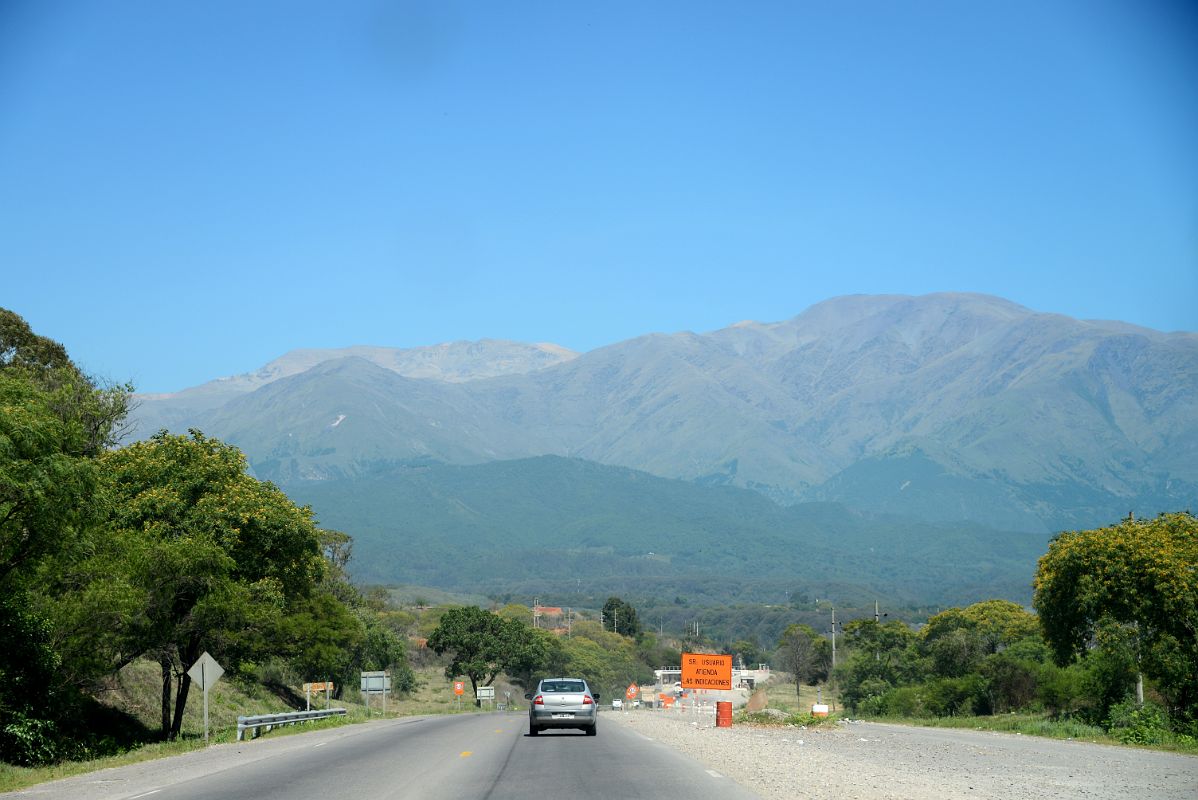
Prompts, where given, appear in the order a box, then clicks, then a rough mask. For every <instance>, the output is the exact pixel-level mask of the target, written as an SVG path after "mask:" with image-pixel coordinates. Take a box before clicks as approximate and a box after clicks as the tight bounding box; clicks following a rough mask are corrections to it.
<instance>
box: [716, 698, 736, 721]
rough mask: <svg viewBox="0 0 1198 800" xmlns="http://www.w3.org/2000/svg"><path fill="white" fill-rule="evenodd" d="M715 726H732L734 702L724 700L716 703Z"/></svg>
mask: <svg viewBox="0 0 1198 800" xmlns="http://www.w3.org/2000/svg"><path fill="white" fill-rule="evenodd" d="M715 726H716V727H717V728H731V727H732V704H731V703H728V702H725V701H723V700H720V701H718V702H717V703H716V704H715Z"/></svg>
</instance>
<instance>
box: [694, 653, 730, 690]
mask: <svg viewBox="0 0 1198 800" xmlns="http://www.w3.org/2000/svg"><path fill="white" fill-rule="evenodd" d="M682 688H684V689H724V690H731V689H732V656H730V655H715V654H714V653H683V654H682Z"/></svg>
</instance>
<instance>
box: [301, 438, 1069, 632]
mask: <svg viewBox="0 0 1198 800" xmlns="http://www.w3.org/2000/svg"><path fill="white" fill-rule="evenodd" d="M283 488H284V489H285V490H286V491H287V492H288V494H290V495H291V496H292V497H293V498H295V499H297V500H298V501H300V502H303V503H306V504H310V505H311V506H312V507H313V508H314V509H315V510H316V511H317V513H318V514H319V516H320V518H321V519H322V520H323V521H325V522H326V523H328V524H330V525H332V526H333V527H336V528H339V529H341V530H347V531H352V532H353V535H354V548H355V553H357V554H358V556H359V559H358V560H357V561H356V563H355V565H354V566H353V568H352V571H353V574H354V577H355V578H356V579H358V580H361V581H365V582H370V583H382V584H390V583H415V584H421V585H425V586H438V587H442V588H446V589H457V590H459V591H479V590H481V591H483V592H485V593H486V594H489V595H495V596H511V597H513V598H522V600H521V601H522V602H528V601H530V600H531V599H532V598H533V597H534V596H536V595H537V594H542V593H545V592H549V593H551V594H552V595H553V596H554V598H555V602H556V603H557V604H559V605H572V606H575V607H577V606H586V607H590V608H598V607H599V606H600V605H602V603H603V602H604V599H605V598H606V597H608V596H610V595H613V594H614V595H619V596H621V597H625V598H629V599H634V600H635V602H637V603H638V605H646V604H650V603H655V602H657V601H658V600H659V599H666V600H667V601H672V600H673V598H675V597H682V598H684V599H685V600H686V602H687V603H688V604H689V605H691V606H699V605H706V606H725V605H734V604H778V605H785V604H787V603H788V602H789V601H788V599H787V598H788V597H790V596H792V595H793V596H798V595H802V594H807V595H809V596H811V597H812V598H833V599H834V600H835V601H836V602H837V603H838V604H859V605H865V604H871V605H872V603H873V601H874V599H878V598H880V599H881V600H882V601H883V602H886V603H889V604H894V605H903V606H911V605H928V604H940V605H951V604H958V603H962V602H969V601H971V600H973V599H976V598H977V597H979V596H982V597H1004V598H1006V599H1009V600H1014V601H1017V602H1024V603H1026V602H1028V601H1030V599H1031V596H1030V591H1029V585H1030V582H1031V577H1032V574H1033V573H1034V571H1035V567H1036V559H1037V558H1038V557H1039V556H1040V554H1041V553H1043V552H1044V548H1045V547H1046V545H1047V541H1048V537H1047V536H1046V535H1042V534H1035V533H1019V532H1010V531H999V530H994V529H989V528H986V527H984V526H982V525H978V524H975V523H961V524H956V525H950V524H945V523H940V524H937V523H927V522H921V521H916V520H910V519H903V518H898V517H871V516H868V515H865V514H862V513H859V512H856V511H853V510H850V509H848V508H845V507H843V506H840V505H837V504H834V503H805V504H801V505H796V506H781V505H778V504H776V503H774V502H773V501H771V500H770V499H768V498H767V497H765V496H763V495H762V494H760V493H758V492H755V491H751V490H749V489H739V488H734V487H730V486H701V485H698V484H696V483H692V482H689V481H682V480H670V479H666V478H660V477H657V476H654V475H649V474H647V473H644V472H638V471H636V470H632V469H626V468H623V467H612V466H605V465H601V464H596V463H594V462H590V461H584V460H580V459H569V458H562V457H558V456H541V457H538V458H529V459H521V460H517V461H498V462H491V463H487V464H478V465H474V466H455V465H449V464H438V463H413V464H408V465H398V466H397V465H391V466H389V467H386V468H383V467H380V468H379V469H378V470H376V471H375V472H373V473H371V474H369V475H359V476H357V477H355V478H354V479H352V480H350V479H341V480H328V481H307V482H303V481H300V482H294V483H289V484H287V485H285V486H284V487H283ZM533 564H535V565H536V569H535V570H533V569H530V565H533Z"/></svg>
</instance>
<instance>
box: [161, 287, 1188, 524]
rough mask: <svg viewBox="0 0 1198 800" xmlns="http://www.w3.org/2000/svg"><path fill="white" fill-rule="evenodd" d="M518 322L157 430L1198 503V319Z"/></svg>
mask: <svg viewBox="0 0 1198 800" xmlns="http://www.w3.org/2000/svg"><path fill="white" fill-rule="evenodd" d="M479 344H480V345H481V344H483V343H479ZM505 344H507V345H509V346H510V347H511V348H515V350H516V352H522V353H523V355H522V356H520V357H519V358H512V359H509V361H508V362H507V363H506V365H504V364H503V358H502V356H501V355H500V354H501V353H502V352H505V351H504V349H503V348H495V349H494V350H493V351H488V352H482V353H478V354H476V356H477V357H478V360H477V362H475V363H474V364H472V365H471V366H469V367H460V368H458V369H456V370H454V369H445V368H443V367H438V370H440V371H437V370H433V371H432V372H431V373H430V374H428V376H427V377H426V376H424V375H422V374H418V373H417V372H416V371H415V370H414V369H413V368H409V369H408V373H407V374H406V375H405V374H401V372H400V371H399V370H397V369H395V368H394V367H393V366H391V365H383V364H380V358H378V357H369V356H370V353H368V352H365V353H364V352H355V353H344V352H341V353H332V354H329V357H328V358H327V359H324V360H319V362H318V363H315V364H314V365H313V366H311V367H308V368H307V369H298V368H297V369H295V370H294V371H292V372H291V373H290V374H287V375H279V376H277V377H274V378H272V379H271V380H270V381H269V382H266V383H263V384H261V385H258V386H256V387H251V388H249V390H248V391H240V392H238V393H237V394H236V395H235V396H229V397H222V399H221V401H220V402H218V403H212V404H207V405H198V404H190V405H189V404H187V403H185V402H182V401H180V399H178V398H166V399H151V400H147V401H146V402H145V403H144V404H143V406H148V408H146V409H145V410H144V411H143V412H142V418H141V420H140V422H141V423H143V424H142V433H143V434H144V433H145V431H146V429H147V428H149V427H157V426H159V425H163V426H165V427H169V428H172V429H175V430H181V429H184V428H185V427H189V426H196V427H200V428H202V429H203V430H205V431H206V432H208V433H211V434H213V435H216V436H220V437H222V438H226V439H228V440H229V441H231V442H233V443H235V444H238V445H239V446H241V447H242V448H243V449H244V450H245V451H246V452H247V454H248V456H249V458H250V461H251V463H252V465H253V467H254V469H255V470H256V471H257V472H258V474H259V475H261V476H262V477H267V478H271V479H274V480H276V481H279V482H281V483H284V484H287V483H291V482H295V481H307V480H323V479H329V478H344V477H353V476H355V475H363V474H368V473H370V472H371V471H372V470H375V469H378V468H380V467H383V466H386V465H393V464H397V463H404V462H411V461H413V460H417V461H418V460H426V461H437V462H445V463H451V464H480V463H485V462H489V461H497V460H506V459H520V458H528V457H534V456H540V455H560V456H566V457H570V458H581V459H586V460H590V461H595V462H599V463H602V464H609V465H616V466H625V467H630V468H634V469H638V470H644V471H646V472H649V473H652V474H655V475H661V476H664V477H671V478H682V479H686V480H691V481H695V482H698V483H704V484H728V485H733V486H742V487H748V488H753V489H756V490H758V491H760V492H762V493H765V494H766V495H768V496H770V497H772V498H774V499H775V500H778V501H780V502H783V503H791V502H800V501H811V500H829V501H837V502H842V503H845V504H847V505H849V506H852V507H859V508H868V509H870V510H871V511H873V512H888V513H895V514H902V515H907V516H913V517H918V518H924V519H930V520H938V521H951V520H954V519H970V520H975V521H984V522H986V523H987V524H991V525H994V526H996V527H1001V528H1007V529H1010V530H1036V531H1042V530H1059V529H1062V528H1068V527H1076V526H1079V525H1090V524H1101V523H1105V522H1108V521H1110V519H1112V518H1114V517H1113V515H1115V517H1117V516H1122V515H1125V514H1126V513H1127V511H1128V510H1134V511H1136V512H1137V513H1141V514H1153V513H1157V512H1158V511H1164V510H1173V509H1176V508H1180V507H1185V506H1186V505H1187V504H1192V505H1198V504H1194V503H1192V500H1193V499H1194V498H1195V497H1198V335H1196V334H1193V333H1161V332H1157V331H1152V330H1147V329H1143V328H1138V327H1135V326H1131V325H1127V324H1125V323H1120V322H1102V321H1082V320H1075V319H1071V318H1069V317H1065V316H1061V315H1057V314H1045V313H1038V312H1034V311H1031V310H1029V309H1026V308H1023V307H1021V306H1019V305H1016V304H1014V303H1011V302H1009V301H1006V300H1002V299H1000V298H994V297H988V296H984V295H970V294H933V295H925V296H921V297H906V296H852V297H843V298H835V299H832V300H829V301H825V302H823V303H820V304H817V305H815V306H813V307H811V308H809V309H807V310H806V311H804V312H803V313H802V314H800V315H798V316H796V317H794V318H793V319H791V320H787V321H784V322H778V323H752V322H749V323H738V324H736V325H733V326H731V327H728V328H724V329H721V330H717V331H713V332H710V333H704V334H696V333H690V332H682V333H677V334H669V335H666V334H650V335H647V336H642V337H638V338H635V339H630V340H628V341H624V342H620V343H617V344H613V345H610V346H608V347H603V348H599V349H597V350H593V351H590V352H588V353H585V354H582V355H578V356H576V357H575V356H573V354H570V353H568V351H564V350H560V349H555V348H548V349H542V350H537V351H536V353H532V352H528V351H521V350H520V348H526V347H544V346H528V345H517V344H513V343H505ZM306 357H307V358H308V359H309V360H313V361H315V360H318V359H319V358H320V354H319V353H317V354H309V355H308V356H306ZM389 357H390V356H389ZM394 358H395V360H396V361H397V362H398V361H402V362H403V363H405V364H409V365H410V364H412V363H419V362H420V359H419V358H416V357H414V356H413V357H408V356H402V355H395V356H394ZM297 363H298V362H297ZM305 363H307V362H305ZM447 376H450V377H447ZM181 395H186V393H181ZM335 420H337V423H336V424H335V425H334V421H335ZM146 422H150V423H152V424H151V425H146V424H144V423H146Z"/></svg>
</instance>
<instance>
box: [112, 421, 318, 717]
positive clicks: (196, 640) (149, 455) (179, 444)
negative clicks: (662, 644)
mask: <svg viewBox="0 0 1198 800" xmlns="http://www.w3.org/2000/svg"><path fill="white" fill-rule="evenodd" d="M101 463H102V465H103V467H104V470H105V477H106V479H107V494H108V496H109V498H110V506H109V510H110V519H109V524H110V526H111V528H112V530H113V533H114V535H115V536H117V537H120V538H121V539H122V540H124V541H125V542H126V544H127V547H128V553H129V556H130V557H129V560H128V564H129V567H130V570H129V579H130V582H131V583H132V585H134V586H136V587H138V588H139V589H141V590H142V591H144V592H145V594H146V598H147V602H146V606H145V608H144V609H143V611H142V613H141V614H139V615H138V616H137V617H135V618H134V619H132V620H130V621H129V623H128V625H127V627H126V630H125V631H124V634H125V637H126V640H127V641H128V642H130V643H131V645H130V647H129V650H131V651H132V650H136V651H139V652H144V653H148V654H151V655H152V656H153V657H154V658H155V659H156V660H157V661H158V663H159V665H160V667H161V673H162V730H163V735H164V737H168V738H175V737H177V736H178V735H179V730H180V727H181V726H182V721H183V710H184V707H185V705H186V703H187V696H188V693H189V691H190V687H191V679H190V677H189V676H188V675H187V670H188V669H190V668H191V666H192V664H194V663H195V660H196V659H197V658H199V656H200V655H201V654H202V653H203V652H204V651H205V650H207V651H209V652H211V653H212V655H213V656H214V657H216V658H217V659H218V660H220V661H222V663H224V664H225V665H226V667H227V668H232V669H236V668H237V667H238V666H239V665H240V664H241V663H242V662H245V661H248V660H251V659H253V658H255V657H258V656H260V655H263V654H264V653H263V648H265V647H270V646H272V645H275V644H277V643H278V641H279V639H278V635H277V632H278V630H279V629H280V624H281V622H282V619H283V617H284V615H285V613H286V611H287V610H288V605H289V604H294V603H296V602H298V601H300V600H301V599H303V598H306V597H308V595H309V593H310V592H311V590H312V588H313V587H314V585H315V584H316V583H317V582H318V581H319V580H320V577H321V573H322V559H321V555H320V547H321V542H320V536H319V533H318V531H317V528H316V525H315V523H314V522H313V520H312V514H311V511H310V510H309V509H308V508H301V507H297V506H296V505H295V504H293V503H292V502H291V501H290V500H289V499H288V498H287V496H286V495H284V494H283V493H282V492H281V491H280V490H279V489H278V488H276V487H275V486H273V485H271V484H268V483H262V482H260V481H257V480H255V479H254V478H252V477H250V476H249V475H247V474H246V471H245V457H244V456H243V455H242V454H241V452H240V451H239V450H237V449H236V448H235V447H232V446H231V445H227V444H224V443H222V442H220V441H218V440H216V439H211V438H208V437H206V436H204V435H203V434H202V433H200V432H199V431H194V430H193V431H191V433H190V435H188V436H173V435H170V434H167V433H166V432H165V431H164V432H161V433H159V434H157V435H156V436H154V437H153V438H152V439H150V440H148V441H144V442H138V443H136V444H134V445H131V446H130V447H127V448H124V449H121V450H116V451H113V452H110V453H106V454H105V455H104V456H103V457H102V459H101ZM172 686H174V715H173V719H172V717H171V695H172Z"/></svg>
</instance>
